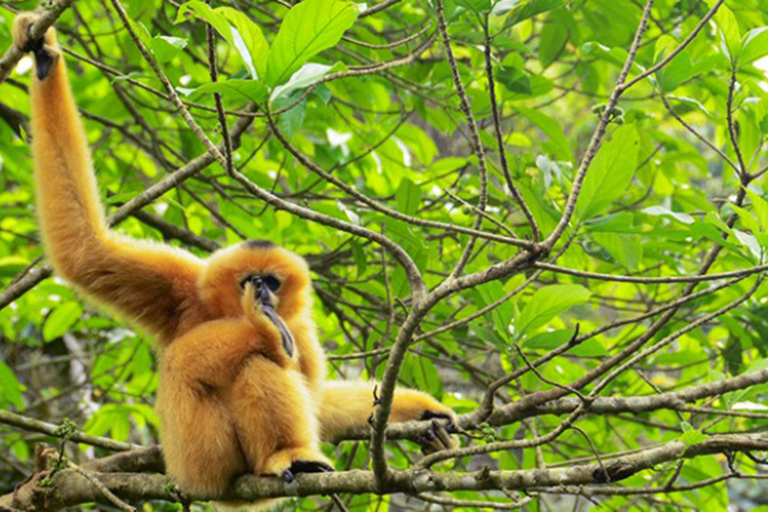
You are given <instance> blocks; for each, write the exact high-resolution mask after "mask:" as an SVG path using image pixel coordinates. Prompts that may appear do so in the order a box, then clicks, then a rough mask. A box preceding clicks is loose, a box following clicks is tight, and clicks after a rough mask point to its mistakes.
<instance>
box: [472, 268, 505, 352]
mask: <svg viewBox="0 0 768 512" xmlns="http://www.w3.org/2000/svg"><path fill="white" fill-rule="evenodd" d="M472 292H473V296H474V299H475V301H476V302H477V306H478V309H480V308H484V307H486V306H490V305H491V304H493V303H494V302H496V301H497V300H499V299H501V298H502V297H504V296H505V295H506V294H507V291H506V290H504V287H503V286H502V285H501V283H500V282H498V281H491V282H490V283H486V284H483V285H481V286H478V287H477V288H474V289H473V290H472ZM514 312H515V310H514V307H513V305H512V302H511V301H506V302H503V303H502V304H499V305H498V306H497V307H495V308H493V309H492V310H491V311H489V312H488V313H486V314H485V317H486V318H487V319H488V320H490V321H491V322H493V327H494V328H495V330H496V333H497V334H498V336H499V338H500V339H501V340H507V339H508V338H509V323H510V322H511V321H512V316H513V315H514Z"/></svg>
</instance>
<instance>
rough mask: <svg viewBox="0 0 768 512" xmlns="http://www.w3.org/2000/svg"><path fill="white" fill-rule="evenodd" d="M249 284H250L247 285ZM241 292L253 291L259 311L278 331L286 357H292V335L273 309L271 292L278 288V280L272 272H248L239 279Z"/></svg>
mask: <svg viewBox="0 0 768 512" xmlns="http://www.w3.org/2000/svg"><path fill="white" fill-rule="evenodd" d="M249 285H250V286H249ZM240 287H241V288H242V289H243V293H253V294H254V295H255V297H254V298H255V299H256V302H257V303H259V304H260V305H261V311H262V312H263V313H264V315H265V316H266V317H267V318H269V320H270V321H271V322H272V323H273V324H274V325H275V327H277V330H278V331H280V339H281V341H282V343H283V348H284V349H285V353H286V354H288V357H293V350H294V342H293V335H292V334H291V331H289V330H288V327H286V325H285V324H284V323H283V321H282V319H280V316H279V315H278V314H277V312H276V311H275V303H274V300H273V296H272V294H273V293H274V292H276V291H277V290H278V289H279V288H280V280H279V279H278V278H277V277H275V276H274V275H272V274H265V275H260V274H249V275H248V276H246V277H245V278H243V279H241V280H240Z"/></svg>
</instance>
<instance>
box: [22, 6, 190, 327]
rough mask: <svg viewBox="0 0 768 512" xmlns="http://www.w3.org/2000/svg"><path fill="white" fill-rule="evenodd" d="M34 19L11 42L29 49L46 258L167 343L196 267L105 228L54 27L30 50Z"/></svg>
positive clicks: (179, 255) (26, 19) (25, 17)
mask: <svg viewBox="0 0 768 512" xmlns="http://www.w3.org/2000/svg"><path fill="white" fill-rule="evenodd" d="M34 20H35V15H34V14H31V13H25V14H20V15H19V16H17V18H16V20H15V22H14V26H13V36H14V43H15V44H16V45H17V46H18V47H19V48H21V49H23V50H32V51H34V54H35V60H36V68H37V69H36V71H37V72H36V73H35V76H34V77H33V78H32V91H31V99H32V134H33V141H32V153H33V156H34V164H35V182H36V186H37V208H38V215H39V217H40V224H41V231H42V235H43V241H44V243H45V246H46V250H47V253H48V257H49V259H50V261H51V263H52V264H53V266H54V268H55V269H56V271H57V272H58V273H59V274H60V275H61V276H63V277H64V278H66V279H67V280H69V281H70V282H71V283H72V284H74V285H75V286H76V287H78V288H80V289H81V290H82V291H83V292H84V293H85V294H86V295H89V296H91V297H92V298H94V299H96V300H97V301H98V302H99V303H104V304H106V305H107V306H110V307H111V308H113V309H115V310H117V312H119V313H121V314H123V315H126V316H127V317H129V319H131V320H133V321H136V322H138V323H139V324H140V325H142V326H143V327H145V328H148V329H149V330H151V331H152V332H153V333H154V334H157V335H159V337H160V339H161V340H169V339H171V337H172V336H173V335H174V333H175V331H176V329H177V327H178V324H179V323H180V322H181V321H183V318H184V311H185V309H188V308H189V304H188V303H186V302H185V297H195V296H196V282H197V277H198V275H199V273H200V269H201V265H202V264H201V262H200V260H198V259H197V258H195V257H193V256H192V255H189V254H187V253H183V252H182V251H176V250H173V249H172V248H170V247H166V246H163V245H161V244H150V243H146V242H140V241H136V240H132V239H130V238H125V237H121V236H119V235H117V234H115V233H112V232H110V231H109V230H108V229H107V228H106V224H105V221H104V212H103V209H102V206H101V204H100V203H99V199H98V192H97V188H96V180H95V178H94V176H93V171H92V167H91V158H90V154H89V150H88V146H87V141H86V138H85V133H84V131H83V127H82V124H81V121H80V117H79V115H78V112H77V108H76V106H75V103H74V101H73V98H72V92H71V90H70V86H69V82H68V80H67V70H66V66H65V65H64V59H63V57H62V55H61V51H60V49H59V46H58V44H57V42H56V36H55V33H54V31H53V29H50V30H49V31H48V32H47V33H46V35H45V40H44V42H43V43H44V44H43V45H42V46H40V45H39V44H38V45H37V48H36V49H35V48H34V47H35V42H32V43H31V44H30V41H29V40H28V33H29V26H30V25H31V24H32V22H33V21H34ZM41 54H42V56H41ZM46 57H47V58H48V59H47V60H46ZM41 59H42V60H41ZM41 62H42V64H41ZM48 66H51V67H50V69H47V67H48ZM41 74H42V75H43V77H42V78H40V77H39V75H41Z"/></svg>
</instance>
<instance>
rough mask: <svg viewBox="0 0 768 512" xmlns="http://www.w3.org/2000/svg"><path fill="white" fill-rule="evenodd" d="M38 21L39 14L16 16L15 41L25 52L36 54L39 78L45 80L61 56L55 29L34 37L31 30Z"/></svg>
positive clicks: (14, 25)
mask: <svg viewBox="0 0 768 512" xmlns="http://www.w3.org/2000/svg"><path fill="white" fill-rule="evenodd" d="M35 21H37V15H36V14H35V13H31V12H25V13H22V14H19V15H18V16H16V19H15V20H14V22H13V42H14V44H15V45H16V46H17V47H18V48H19V49H20V50H22V51H24V52H31V53H32V54H33V55H34V56H35V69H36V70H37V79H38V80H44V79H45V78H46V77H47V76H48V74H49V73H50V72H51V69H53V65H54V64H55V63H56V59H58V58H59V50H58V49H57V48H56V39H55V36H54V32H53V29H48V32H46V34H45V36H43V37H41V38H39V39H32V38H31V37H30V31H31V29H32V25H33V24H34V23H35Z"/></svg>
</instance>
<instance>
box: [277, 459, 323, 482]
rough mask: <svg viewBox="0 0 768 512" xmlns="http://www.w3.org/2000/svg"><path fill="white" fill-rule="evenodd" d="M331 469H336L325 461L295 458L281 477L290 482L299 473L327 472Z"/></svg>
mask: <svg viewBox="0 0 768 512" xmlns="http://www.w3.org/2000/svg"><path fill="white" fill-rule="evenodd" d="M331 471H336V470H335V469H333V467H332V466H331V465H330V464H326V463H325V462H318V461H304V460H297V461H296V462H294V463H293V464H291V467H290V468H288V469H286V470H285V471H283V475H282V477H283V480H285V481H286V482H287V483H291V482H293V480H294V479H295V478H296V475H298V474H299V473H328V472H331Z"/></svg>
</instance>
